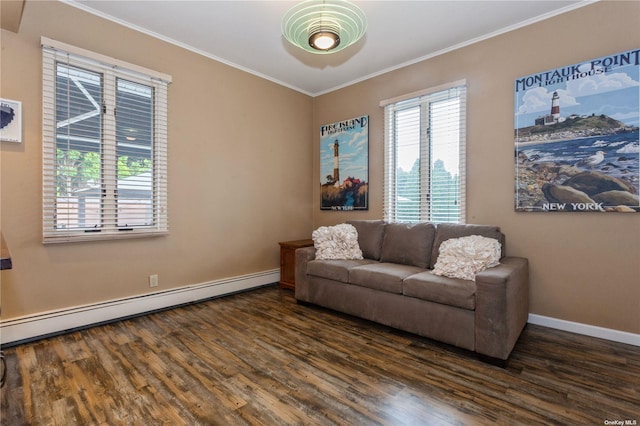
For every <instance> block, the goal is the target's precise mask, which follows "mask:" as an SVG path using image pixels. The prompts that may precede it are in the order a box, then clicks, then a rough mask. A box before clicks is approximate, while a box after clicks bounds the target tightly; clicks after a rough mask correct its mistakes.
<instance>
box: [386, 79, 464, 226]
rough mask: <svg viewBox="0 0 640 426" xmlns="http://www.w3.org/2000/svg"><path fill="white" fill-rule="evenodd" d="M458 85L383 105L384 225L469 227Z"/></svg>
mask: <svg viewBox="0 0 640 426" xmlns="http://www.w3.org/2000/svg"><path fill="white" fill-rule="evenodd" d="M459 83H460V82H458V83H457V84H456V85H452V86H451V87H447V88H438V89H436V90H435V91H424V92H421V93H420V94H418V95H416V96H415V97H403V98H399V99H395V100H390V101H384V102H382V103H381V105H382V106H384V108H385V172H384V217H385V220H388V221H392V222H423V221H429V222H435V223H442V222H458V223H464V221H465V168H466V167H465V166H466V161H465V133H466V132H465V128H466V124H465V118H466V87H465V85H464V83H463V84H459Z"/></svg>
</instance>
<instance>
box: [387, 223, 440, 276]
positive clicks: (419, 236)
mask: <svg viewBox="0 0 640 426" xmlns="http://www.w3.org/2000/svg"><path fill="white" fill-rule="evenodd" d="M435 233H436V228H435V226H434V225H433V224H431V223H426V222H425V223H415V224H408V223H388V224H387V225H386V226H385V230H384V238H383V241H382V251H381V253H380V261H381V262H391V263H401V264H403V265H411V266H417V267H419V268H425V269H426V268H428V267H429V265H430V261H431V251H432V246H433V238H434V235H435Z"/></svg>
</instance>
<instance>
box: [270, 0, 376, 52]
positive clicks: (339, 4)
mask: <svg viewBox="0 0 640 426" xmlns="http://www.w3.org/2000/svg"><path fill="white" fill-rule="evenodd" d="M366 29H367V18H366V16H365V14H364V12H363V11H362V9H360V8H359V7H358V6H356V5H355V4H353V3H351V2H349V1H346V0H306V1H303V2H302V3H299V4H297V5H296V6H294V7H292V8H291V9H289V11H288V12H287V13H286V14H285V16H284V18H283V19H282V34H283V35H284V37H285V38H286V39H287V40H288V41H289V42H290V43H292V44H294V45H296V46H298V47H300V48H301V49H304V50H306V51H307V52H311V53H319V54H327V53H334V52H338V51H340V50H342V49H344V48H346V47H349V46H351V45H352V44H353V43H355V42H357V41H358V40H360V39H361V38H362V36H363V35H364V33H365V31H366Z"/></svg>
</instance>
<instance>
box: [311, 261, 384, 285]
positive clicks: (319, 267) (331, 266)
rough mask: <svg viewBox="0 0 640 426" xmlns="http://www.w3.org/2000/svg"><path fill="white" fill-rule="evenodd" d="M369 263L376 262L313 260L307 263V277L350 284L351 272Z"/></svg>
mask: <svg viewBox="0 0 640 426" xmlns="http://www.w3.org/2000/svg"><path fill="white" fill-rule="evenodd" d="M368 263H374V261H373V260H370V259H363V260H356V259H336V260H311V261H309V263H307V275H313V276H316V277H321V278H327V279H329V280H334V281H340V282H343V283H348V282H349V270H350V269H352V268H354V267H356V266H361V265H366V264H368Z"/></svg>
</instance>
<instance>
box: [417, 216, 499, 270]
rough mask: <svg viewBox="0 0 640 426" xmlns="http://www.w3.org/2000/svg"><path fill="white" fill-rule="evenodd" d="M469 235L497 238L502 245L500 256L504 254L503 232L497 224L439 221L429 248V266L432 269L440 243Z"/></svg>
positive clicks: (436, 259)
mask: <svg viewBox="0 0 640 426" xmlns="http://www.w3.org/2000/svg"><path fill="white" fill-rule="evenodd" d="M469 235H481V236H483V237H488V238H493V239H496V240H498V242H499V243H500V246H501V247H502V252H501V256H504V234H503V233H502V232H500V228H498V227H497V226H487V225H463V224H461V223H441V224H439V225H438V227H437V228H436V236H435V239H434V240H433V248H432V249H431V263H430V266H429V268H431V269H433V268H434V267H435V265H436V262H437V261H438V253H439V250H440V244H442V242H443V241H446V240H448V239H451V238H460V237H467V236H469Z"/></svg>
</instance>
